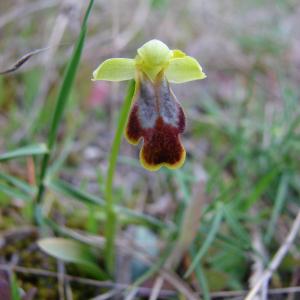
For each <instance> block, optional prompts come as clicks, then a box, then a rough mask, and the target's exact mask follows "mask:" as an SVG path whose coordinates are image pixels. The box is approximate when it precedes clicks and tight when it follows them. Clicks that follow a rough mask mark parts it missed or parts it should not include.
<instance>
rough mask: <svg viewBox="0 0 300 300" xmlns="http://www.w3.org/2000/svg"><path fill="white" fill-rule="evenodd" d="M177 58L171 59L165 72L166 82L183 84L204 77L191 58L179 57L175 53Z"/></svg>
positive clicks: (198, 66)
mask: <svg viewBox="0 0 300 300" xmlns="http://www.w3.org/2000/svg"><path fill="white" fill-rule="evenodd" d="M176 56H177V58H172V59H170V61H169V65H168V67H167V68H166V70H165V74H166V77H167V79H168V81H170V82H173V83H183V82H188V81H192V80H198V79H203V78H205V77H206V75H205V73H203V71H202V68H201V66H200V64H199V63H198V62H197V60H196V59H194V58H193V57H191V56H181V57H180V55H179V53H177V55H176ZM178 56H179V57H178Z"/></svg>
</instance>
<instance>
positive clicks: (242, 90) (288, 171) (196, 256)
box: [0, 1, 300, 299]
mask: <svg viewBox="0 0 300 300" xmlns="http://www.w3.org/2000/svg"><path fill="white" fill-rule="evenodd" d="M152 2H153V3H152V6H153V8H152V9H153V11H152V10H151V12H150V14H151V17H153V16H160V17H161V14H163V13H164V11H165V7H167V8H168V9H172V7H171V2H172V1H152ZM160 2H161V3H160ZM169 2H170V3H169ZM92 3H93V1H91V2H90V4H89V7H88V10H87V13H86V15H85V17H84V19H83V21H82V23H81V24H82V26H81V31H80V34H79V36H78V40H77V42H75V46H74V49H73V52H72V54H70V57H67V59H66V61H62V62H61V61H60V64H59V68H58V78H57V79H56V80H55V82H54V84H53V87H52V88H51V91H50V92H49V94H48V95H47V99H46V100H47V101H46V103H45V106H44V107H43V108H42V111H41V112H40V114H39V116H40V117H39V120H38V122H39V124H33V125H34V128H35V130H34V132H33V133H32V134H31V135H30V136H26V137H25V138H24V139H22V141H21V142H19V141H18V139H15V138H14V134H15V133H16V132H18V131H19V130H20V128H22V127H23V126H24V124H25V123H26V122H27V119H26V118H27V113H28V111H29V110H30V109H31V106H32V105H34V101H35V99H36V97H37V84H38V82H41V80H43V79H42V78H40V75H39V74H41V72H40V66H39V67H32V69H31V70H30V71H27V70H24V71H23V70H21V71H22V72H23V73H22V74H19V73H15V74H11V75H10V76H7V77H0V122H1V121H2V123H0V125H1V137H0V147H1V148H0V213H1V219H0V227H1V230H5V231H6V230H11V229H13V228H15V229H19V228H23V227H24V226H28V225H30V226H36V224H35V222H34V219H30V218H28V215H29V216H30V213H29V214H28V212H27V209H28V207H29V209H31V205H32V204H33V203H35V201H36V203H37V204H38V207H40V208H39V209H38V210H37V212H38V214H37V215H36V216H37V217H38V218H37V221H38V223H39V224H42V225H43V229H45V230H43V231H41V232H42V234H43V235H45V236H44V237H48V238H50V237H52V236H53V235H56V236H58V237H65V238H68V239H75V240H76V238H78V239H80V242H81V243H85V244H86V245H87V246H88V247H90V249H92V251H96V252H97V253H96V254H97V255H96V260H93V264H95V265H97V267H99V268H100V269H101V270H103V269H106V270H108V271H109V272H107V274H102V275H103V276H102V275H101V277H102V278H101V280H103V281H106V280H110V279H113V280H114V279H115V278H114V276H115V275H117V274H116V273H115V272H114V269H115V264H116V260H117V258H118V259H120V257H121V256H119V254H120V251H121V253H122V250H124V249H122V248H121V250H120V248H118V250H117V249H116V248H115V243H116V241H117V242H118V243H119V242H120V241H121V242H124V241H125V243H124V244H123V246H124V247H125V250H128V249H126V246H128V245H130V243H131V242H137V237H136V235H135V233H136V231H135V230H136V229H137V228H139V227H140V226H142V227H145V228H147V231H145V232H146V233H145V244H147V243H146V242H147V241H152V240H151V237H152V236H155V238H156V241H158V242H157V244H155V243H153V244H151V245H150V246H149V248H151V247H154V248H155V249H156V250H157V253H159V255H156V256H155V255H154V256H153V257H152V258H151V259H152V260H153V262H154V264H153V267H151V266H150V267H148V269H147V268H145V269H146V272H145V273H144V274H142V275H140V274H138V273H136V271H135V268H131V267H129V268H128V269H127V270H126V271H127V272H128V278H129V279H130V280H131V283H134V287H135V286H139V285H142V283H143V282H146V281H147V280H150V278H151V276H153V274H155V273H156V272H157V271H158V270H159V268H160V267H161V266H162V265H163V264H164V262H165V261H166V259H167V258H168V256H169V255H170V254H171V253H172V252H173V251H174V250H173V248H172V245H174V244H175V242H176V239H177V237H178V236H179V233H180V232H181V231H180V224H182V217H183V215H184V211H185V208H186V207H187V205H188V204H189V202H190V201H191V197H192V195H193V190H194V188H195V186H196V185H197V180H196V179H197V178H196V176H194V174H195V173H194V172H195V171H197V170H199V169H200V168H201V169H202V168H203V169H204V170H205V172H206V174H207V178H208V180H207V183H206V189H205V197H206V199H205V203H204V205H203V207H202V212H201V219H200V220H201V221H200V224H199V227H198V231H197V236H196V238H195V239H194V241H193V243H192V245H191V247H190V249H189V251H187V253H185V256H184V257H183V259H182V261H181V263H180V265H179V268H178V269H176V270H174V272H176V274H177V275H178V276H179V277H180V278H181V279H182V280H183V281H184V282H185V283H186V284H188V285H190V286H194V287H195V288H196V289H197V290H199V291H200V290H201V291H202V293H203V298H204V299H213V293H214V292H215V291H222V290H238V289H247V288H248V281H249V277H250V275H251V272H252V271H251V267H252V255H255V257H261V254H260V253H257V251H256V250H255V249H253V241H252V233H253V227H254V226H257V227H258V228H259V231H260V233H261V235H262V240H263V245H264V247H265V248H266V251H267V254H268V255H267V258H264V261H263V263H264V264H267V263H268V259H269V258H271V257H272V256H273V255H274V253H275V251H276V250H277V249H278V247H279V246H280V245H281V243H282V238H283V236H285V235H286V233H287V230H288V229H289V227H290V224H291V223H292V221H293V219H294V217H295V213H296V211H297V209H299V197H300V171H299V170H300V163H299V151H300V143H299V128H300V127H299V126H300V108H299V97H300V94H299V89H298V81H297V76H296V75H295V74H294V73H293V72H292V71H291V70H290V68H291V66H288V65H287V64H288V59H287V58H288V56H289V55H290V54H289V53H290V52H291V48H290V45H289V43H287V42H286V36H285V35H284V34H283V31H281V30H283V29H282V28H280V27H278V26H274V24H273V23H272V22H273V20H274V19H273V18H270V19H268V22H270V24H267V21H266V24H265V23H264V24H263V25H261V28H264V32H258V31H257V29H255V28H253V29H251V30H250V31H247V30H248V29H249V28H246V27H245V26H242V28H241V31H238V30H237V28H232V27H230V26H231V25H230V24H229V25H228V24H227V25H226V24H225V25H226V26H225V25H224V26H225V27H226V28H227V30H228V32H224V33H222V34H224V39H225V40H226V39H228V40H229V41H230V43H232V44H233V45H234V46H235V49H238V50H239V51H241V53H242V54H243V56H242V58H243V59H244V61H245V62H247V61H248V60H250V61H251V60H254V63H253V64H251V65H249V66H248V65H247V68H246V69H243V67H242V66H241V67H239V66H236V65H234V63H232V64H231V65H229V66H227V65H225V66H223V65H220V66H216V65H214V64H213V63H212V61H211V60H210V59H211V58H210V59H209V58H207V56H206V53H203V54H202V53H200V52H199V53H200V54H199V58H201V59H202V55H203V61H204V62H205V64H206V66H205V68H204V69H205V71H206V70H207V74H208V78H207V80H205V81H203V82H201V83H195V84H193V83H191V84H187V86H186V87H184V86H183V87H181V86H180V87H179V88H177V87H176V94H178V99H179V101H181V103H182V104H183V106H184V108H185V112H186V115H187V130H186V133H184V135H183V137H182V140H183V144H184V145H185V146H186V148H187V154H188V155H187V161H186V163H185V165H184V166H183V168H182V169H180V170H178V171H175V172H173V171H168V170H165V169H162V170H160V171H159V172H156V173H151V174H149V173H148V172H147V171H144V170H142V168H141V167H140V164H139V162H138V160H137V157H138V153H137V151H136V148H133V147H131V146H128V145H127V144H126V143H125V142H124V143H122V133H123V128H124V124H125V122H126V115H127V113H128V109H129V107H130V103H131V100H132V94H133V84H134V83H133V82H132V83H130V86H129V89H128V90H127V94H126V91H124V90H123V85H122V86H121V89H120V90H121V93H120V95H118V97H116V98H117V99H112V100H116V101H117V102H114V105H113V106H112V107H114V108H115V110H114V111H113V112H112V114H109V113H108V111H109V109H108V106H109V105H108V104H107V103H106V102H105V100H103V102H101V103H99V104H97V106H96V107H92V108H91V107H89V102H88V101H89V90H90V89H93V88H94V87H95V83H91V82H90V77H91V71H92V70H93V69H94V67H95V66H96V65H97V64H99V62H100V61H98V60H99V58H100V59H101V60H102V59H105V58H106V57H104V56H105V55H104V54H103V53H102V52H101V51H102V50H101V49H102V48H101V47H102V46H103V47H104V48H105V47H106V48H109V47H108V45H106V44H105V45H99V47H100V46H101V47H100V48H99V52H97V51H98V50H97V51H94V52H93V55H91V54H90V52H91V51H90V50H89V49H87V52H86V53H84V50H85V48H84V45H85V40H88V39H89V38H90V39H91V41H92V39H93V38H98V37H97V36H96V32H102V30H103V31H105V30H104V28H105V26H106V25H107V24H110V20H107V19H105V21H102V19H101V18H105V14H104V13H103V12H102V11H100V9H99V7H98V8H97V6H95V8H93V11H92V12H93V14H92V15H93V18H94V20H93V18H91V19H90V20H89V24H90V25H89V26H91V27H90V30H89V31H88V30H87V29H88V28H87V21H88V16H89V14H90V12H91V6H92ZM236 5H237V6H236V9H237V10H238V9H239V8H241V7H242V6H243V5H245V4H236ZM239 5H241V6H239ZM247 5H249V6H251V9H258V7H259V9H263V6H264V5H267V4H262V3H261V2H257V3H256V2H255V3H254V2H253V3H251V4H250V3H249V4H247ZM280 5H281V6H284V7H283V8H282V9H283V11H282V16H278V18H279V20H276V22H279V23H280V22H283V21H285V18H288V15H287V12H289V7H288V6H291V5H293V4H292V2H290V3H289V4H286V6H285V4H282V3H280ZM228 9H229V8H228ZM270 9H271V7H270ZM94 12H95V13H94ZM271 12H272V9H271ZM271 12H270V13H271ZM52 13H53V12H52ZM283 15H284V16H285V17H283ZM234 17H235V16H233V20H235V19H234ZM181 18H182V17H180V16H178V22H179V23H178V24H182V22H183V21H182V19H181ZM95 20H96V21H95ZM196 21H197V20H194V19H193V18H189V19H185V21H184V22H185V23H184V24H185V25H184V27H182V28H190V27H188V26H190V25H189V24H190V23H191V24H194V23H193V22H196ZM94 22H96V25H95V23H94ZM97 22H98V23H97ZM176 22H177V19H176ZM157 23H159V22H157ZM98 24H101V26H104V28H103V29H102V27H101V26H98ZM122 24H123V23H122ZM124 24H125V22H124ZM218 24H219V25H220V23H218ZM277 25H278V24H277ZM279 25H280V24H279ZM11 26H12V28H14V27H13V24H12V25H11ZM194 26H196V25H194ZM197 26H198V27H194V28H191V30H190V31H189V32H187V33H186V35H184V39H181V38H180V37H178V41H177V40H176V38H174V44H175V45H176V46H178V47H179V46H181V44H180V43H183V44H184V43H185V40H186V41H189V40H192V39H191V36H190V34H191V33H193V34H196V32H197V30H196V29H197V28H200V27H201V26H202V25H201V26H200V25H199V24H198V25H197ZM222 26H223V25H222ZM29 27H30V26H29ZM29 27H28V28H29ZM225 27H224V28H225ZM155 28H156V27H155ZM201 28H202V27H201ZM284 28H285V27H284ZM7 30H8V29H7ZM151 30H152V29H151V28H150V27H149V31H150V32H152V31H151ZM174 30H175V29H174ZM182 30H184V29H182ZM210 30H212V32H215V31H213V30H214V28H213V27H212V28H207V31H208V32H210ZM9 32H10V31H9V30H8V36H9V35H10V33H9ZM32 34H34V33H33V32H32ZM143 34H145V35H146V33H143ZM143 34H142V33H140V34H138V35H137V36H136V37H135V39H136V40H134V41H131V42H130V44H129V45H128V48H126V49H123V50H122V51H123V52H124V53H123V52H122V53H120V56H124V57H125V56H126V57H133V55H134V51H135V50H134V49H136V48H137V47H138V45H137V44H138V43H139V42H141V43H140V44H142V42H144V39H146V37H144V36H142V35H143ZM202 34H203V35H204V34H205V29H203V32H202ZM265 35H267V38H264V36H265ZM29 36H30V32H29V33H27V35H26V37H27V38H28V37H29ZM174 36H175V37H176V34H175V33H174ZM211 36H213V34H211ZM38 40H40V39H38ZM1 43H3V41H1V42H0V44H1ZM224 43H225V42H224ZM91 44H92V43H91ZM177 44H178V45H177ZM196 46H197V45H196V44H195V45H189V44H186V45H185V44H184V47H182V48H183V49H184V48H186V49H194V48H193V47H195V49H196ZM106 48H105V49H106ZM195 49H194V51H196V50H195ZM226 49H227V48H226ZM229 49H231V48H230V47H229ZM93 50H95V49H93ZM287 50H288V51H287ZM60 51H61V52H59V54H63V53H65V52H64V51H65V50H64V49H63V48H62V49H61V50H60ZM225 52H226V51H225ZM82 53H84V54H86V55H84V56H82ZM219 55H220V58H221V59H222V61H223V58H224V61H225V62H226V57H224V56H223V55H225V54H224V53H223V52H221V51H220V53H219ZM92 56H93V57H92ZM94 56H95V57H96V59H95V57H94ZM57 59H58V58H57ZM94 59H95V60H94ZM228 60H229V59H228ZM58 61H59V59H58ZM229 61H230V60H229ZM242 61H243V60H242ZM30 63H31V61H29V62H28V64H30ZM65 63H67V65H66V67H64V66H65ZM245 70H246V71H245ZM21 71H20V72H21ZM62 73H63V74H64V75H61V74H62ZM224 82H225V83H224ZM224 90H225V91H224ZM20 91H24V96H23V97H24V98H26V99H25V100H24V99H23V98H22V96H20ZM177 91H178V92H177ZM181 93H182V95H183V96H182V97H180V94H181ZM21 95H22V94H21ZM124 96H125V97H124ZM20 98H21V100H18V99H20ZM107 98H108V99H109V100H111V95H110V94H109V95H108V96H107ZM124 98H125V100H124V101H123V99H124ZM119 100H120V101H119ZM23 101H26V102H25V103H23ZM121 103H122V104H121ZM115 116H116V117H115ZM3 120H4V122H3ZM114 136H115V139H113V138H112V137H114ZM16 141H17V142H16ZM90 148H92V150H93V149H94V150H93V151H94V152H97V155H98V156H97V157H96V158H95V159H93V158H89V157H88V155H86V152H85V151H86V150H90ZM95 149H96V150H95ZM93 151H92V152H93ZM32 165H33V171H32V170H31V169H30V166H32ZM107 170H108V173H106V171H107ZM31 172H33V174H32V173H31ZM91 173H92V176H90V174H91ZM31 175H34V176H33V179H35V180H32V176H31ZM2 216H3V217H2ZM283 224H284V225H283ZM147 232H148V233H147ZM149 232H150V233H151V234H150V233H149ZM75 233H76V234H77V235H76V234H75ZM147 234H148V235H147ZM187 234H188V233H187ZM87 237H92V239H95V240H97V238H99V237H104V239H106V241H107V243H106V244H103V246H102V247H99V248H97V249H96V250H95V249H94V247H93V246H91V243H88V241H87ZM89 241H90V240H89ZM170 245H171V246H170ZM298 249H299V242H297V244H296V245H295V249H294V250H293V251H298ZM14 250H15V251H16V253H17V254H20V255H21V257H22V254H23V252H22V251H23V250H22V249H14ZM293 251H291V252H290V253H289V254H288V256H287V257H286V260H285V261H284V262H283V264H282V265H281V267H280V269H279V270H278V271H277V273H276V276H275V277H274V280H273V281H271V282H270V288H273V287H277V286H289V285H290V284H291V282H292V280H293V266H298V265H299V260H298V259H297V257H296V255H294V252H293ZM131 252H132V253H134V251H131ZM126 253H127V252H126ZM132 253H129V254H132ZM5 255H7V254H5ZM133 255H134V259H136V257H135V254H133ZM1 256H2V255H1ZM3 257H4V255H3ZM129 257H131V256H130V255H129ZM33 259H35V257H33ZM121 259H122V258H121ZM128 260H129V258H128ZM130 263H131V262H130V261H129V265H130ZM135 263H137V264H140V265H139V267H140V268H139V269H141V268H142V267H145V265H144V264H143V263H141V262H139V260H138V259H137V260H135ZM31 267H34V266H32V265H31ZM92 269H93V267H92ZM116 270H117V272H118V271H119V272H121V271H122V270H120V269H118V268H116ZM70 272H71V274H72V275H76V271H74V270H71V271H70ZM185 274H186V275H189V276H185ZM16 275H17V277H18V283H19V281H20V282H24V281H26V279H24V278H23V277H22V276H19V274H16ZM80 276H83V277H84V276H85V277H89V276H90V274H87V273H80ZM13 285H14V286H16V284H13ZM17 286H19V284H18V285H17ZM72 288H74V289H76V287H73V286H72ZM25 289H26V286H25ZM15 290H16V289H15ZM129 290H130V287H128V289H126V288H124V291H123V295H124V294H125V293H127V292H129ZM94 293H95V295H94V296H96V293H97V291H96V288H95V289H94ZM16 297H17V296H16ZM137 299H138V298H137Z"/></svg>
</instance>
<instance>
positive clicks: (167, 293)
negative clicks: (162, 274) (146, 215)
mask: <svg viewBox="0 0 300 300" xmlns="http://www.w3.org/2000/svg"><path fill="white" fill-rule="evenodd" d="M0 270H4V271H9V270H13V271H14V272H16V273H22V274H33V275H38V276H44V277H52V278H58V276H59V275H58V274H57V273H56V272H51V271H47V270H43V269H36V268H25V267H21V266H10V265H7V264H5V265H0ZM63 276H64V278H65V280H68V281H71V282H78V283H81V284H86V285H90V286H95V287H99V288H116V289H126V288H128V287H130V285H127V284H121V283H114V282H112V281H99V280H94V279H89V278H83V277H78V276H72V275H67V274H63ZM137 289H138V292H139V294H140V295H147V294H149V293H150V292H151V288H148V287H138V288H137ZM160 293H161V294H160V296H164V297H172V296H174V295H176V292H175V291H173V290H167V289H164V290H161V292H160ZM246 293H247V291H220V292H214V293H211V294H210V296H211V298H212V299H218V298H231V299H232V297H238V296H243V295H245V294H246ZM287 293H300V286H290V287H285V288H277V289H270V290H269V291H268V295H279V294H287Z"/></svg>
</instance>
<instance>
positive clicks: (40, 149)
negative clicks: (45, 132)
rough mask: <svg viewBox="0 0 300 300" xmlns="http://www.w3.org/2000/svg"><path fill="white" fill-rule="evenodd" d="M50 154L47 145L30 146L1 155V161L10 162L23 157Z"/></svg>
mask: <svg viewBox="0 0 300 300" xmlns="http://www.w3.org/2000/svg"><path fill="white" fill-rule="evenodd" d="M47 152H48V148H47V146H46V145H45V144H37V145H29V146H25V147H22V148H19V149H16V150H12V151H10V152H7V153H4V154H2V155H0V161H5V160H10V159H14V158H18V157H23V156H32V155H41V154H45V153H47Z"/></svg>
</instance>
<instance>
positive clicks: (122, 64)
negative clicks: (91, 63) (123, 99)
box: [93, 58, 135, 81]
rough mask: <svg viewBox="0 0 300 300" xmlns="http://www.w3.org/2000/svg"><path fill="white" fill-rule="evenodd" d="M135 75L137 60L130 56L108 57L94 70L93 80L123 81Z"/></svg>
mask: <svg viewBox="0 0 300 300" xmlns="http://www.w3.org/2000/svg"><path fill="white" fill-rule="evenodd" d="M134 77H135V60H134V59H129V58H111V59H107V60H105V61H104V62H103V63H102V64H101V65H100V66H99V67H98V68H97V69H96V70H95V71H94V72H93V80H108V81H122V80H129V79H133V78H134Z"/></svg>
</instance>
